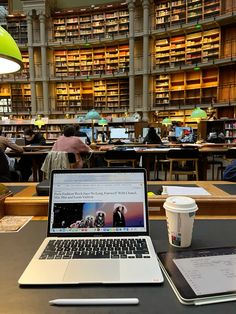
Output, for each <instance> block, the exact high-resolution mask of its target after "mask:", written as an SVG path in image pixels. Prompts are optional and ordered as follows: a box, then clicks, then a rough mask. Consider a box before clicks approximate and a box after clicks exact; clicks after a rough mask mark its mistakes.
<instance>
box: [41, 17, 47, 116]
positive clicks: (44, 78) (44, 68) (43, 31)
mask: <svg viewBox="0 0 236 314" xmlns="http://www.w3.org/2000/svg"><path fill="white" fill-rule="evenodd" d="M39 24H40V42H41V62H42V83H43V112H44V114H46V115H48V114H49V102H48V99H49V94H48V75H47V72H48V71H47V50H46V27H45V15H44V14H42V13H40V14H39Z"/></svg>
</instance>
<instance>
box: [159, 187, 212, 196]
mask: <svg viewBox="0 0 236 314" xmlns="http://www.w3.org/2000/svg"><path fill="white" fill-rule="evenodd" d="M163 191H165V193H163V194H168V195H211V194H210V193H209V192H207V191H206V190H205V189H204V188H201V187H188V186H186V187H185V186H175V185H172V186H163Z"/></svg>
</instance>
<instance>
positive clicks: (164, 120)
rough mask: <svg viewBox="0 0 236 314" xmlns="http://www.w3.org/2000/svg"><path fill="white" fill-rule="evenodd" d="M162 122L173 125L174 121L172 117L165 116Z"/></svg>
mask: <svg viewBox="0 0 236 314" xmlns="http://www.w3.org/2000/svg"><path fill="white" fill-rule="evenodd" d="M161 124H164V125H166V126H168V125H171V124H172V121H171V119H170V118H164V119H163V120H162V123H161Z"/></svg>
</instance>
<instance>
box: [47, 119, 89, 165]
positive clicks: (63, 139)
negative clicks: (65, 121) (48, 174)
mask: <svg viewBox="0 0 236 314" xmlns="http://www.w3.org/2000/svg"><path fill="white" fill-rule="evenodd" d="M52 150H54V151H61V152H67V153H74V154H75V156H76V163H77V167H78V168H82V167H83V160H82V158H81V156H80V153H82V152H85V153H87V152H92V150H91V148H90V147H89V146H88V145H86V144H84V143H83V142H82V141H81V139H80V138H79V137H77V136H75V128H74V126H73V125H66V126H65V127H64V131H63V135H61V136H59V138H58V139H57V140H56V142H55V143H54V145H53V147H52Z"/></svg>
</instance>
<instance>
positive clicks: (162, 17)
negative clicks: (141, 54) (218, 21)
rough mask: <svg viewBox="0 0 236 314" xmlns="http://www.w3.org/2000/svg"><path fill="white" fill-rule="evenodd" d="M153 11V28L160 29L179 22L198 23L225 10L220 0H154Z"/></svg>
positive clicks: (176, 24) (177, 24)
mask: <svg viewBox="0 0 236 314" xmlns="http://www.w3.org/2000/svg"><path fill="white" fill-rule="evenodd" d="M227 2H228V1H227ZM229 6H230V5H228V6H227V8H228V7H229ZM231 6H232V5H231ZM231 9H232V7H231ZM154 11H155V28H156V29H162V28H166V27H174V26H179V25H180V24H186V23H198V21H201V20H203V19H209V18H214V17H217V16H219V15H220V14H221V13H224V11H225V10H223V9H222V8H221V1H220V0H177V1H171V0H161V1H156V2H155V9H154Z"/></svg>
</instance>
